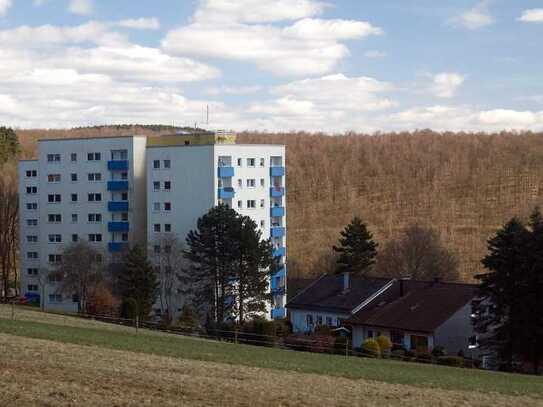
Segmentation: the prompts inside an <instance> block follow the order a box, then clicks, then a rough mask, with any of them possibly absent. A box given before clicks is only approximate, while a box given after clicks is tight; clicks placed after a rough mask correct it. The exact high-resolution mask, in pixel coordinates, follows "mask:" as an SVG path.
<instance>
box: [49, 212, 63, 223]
mask: <svg viewBox="0 0 543 407" xmlns="http://www.w3.org/2000/svg"><path fill="white" fill-rule="evenodd" d="M47 220H48V221H49V223H61V222H62V215H60V214H59V213H50V214H49V215H47Z"/></svg>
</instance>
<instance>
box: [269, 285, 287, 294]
mask: <svg viewBox="0 0 543 407" xmlns="http://www.w3.org/2000/svg"><path fill="white" fill-rule="evenodd" d="M271 293H272V295H285V287H284V286H283V287H275V288H272V289H271Z"/></svg>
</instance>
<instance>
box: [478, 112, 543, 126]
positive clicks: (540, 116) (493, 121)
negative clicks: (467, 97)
mask: <svg viewBox="0 0 543 407" xmlns="http://www.w3.org/2000/svg"><path fill="white" fill-rule="evenodd" d="M478 118H479V121H480V122H481V123H482V124H488V125H494V126H496V125H497V126H500V127H501V126H503V127H505V128H530V127H531V126H533V125H537V124H539V125H541V124H543V112H539V113H536V112H530V111H517V110H508V109H494V110H488V111H484V112H481V113H479V117H478Z"/></svg>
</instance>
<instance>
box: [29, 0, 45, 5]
mask: <svg viewBox="0 0 543 407" xmlns="http://www.w3.org/2000/svg"><path fill="white" fill-rule="evenodd" d="M45 1H46V0H34V1H33V2H32V4H33V5H34V7H41V6H43V5H44V4H45Z"/></svg>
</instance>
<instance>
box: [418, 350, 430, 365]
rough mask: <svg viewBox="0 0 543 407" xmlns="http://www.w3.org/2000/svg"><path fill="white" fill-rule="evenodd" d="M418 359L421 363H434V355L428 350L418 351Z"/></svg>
mask: <svg viewBox="0 0 543 407" xmlns="http://www.w3.org/2000/svg"><path fill="white" fill-rule="evenodd" d="M416 361H417V362H419V363H432V355H431V354H430V353H428V352H417V355H416Z"/></svg>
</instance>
